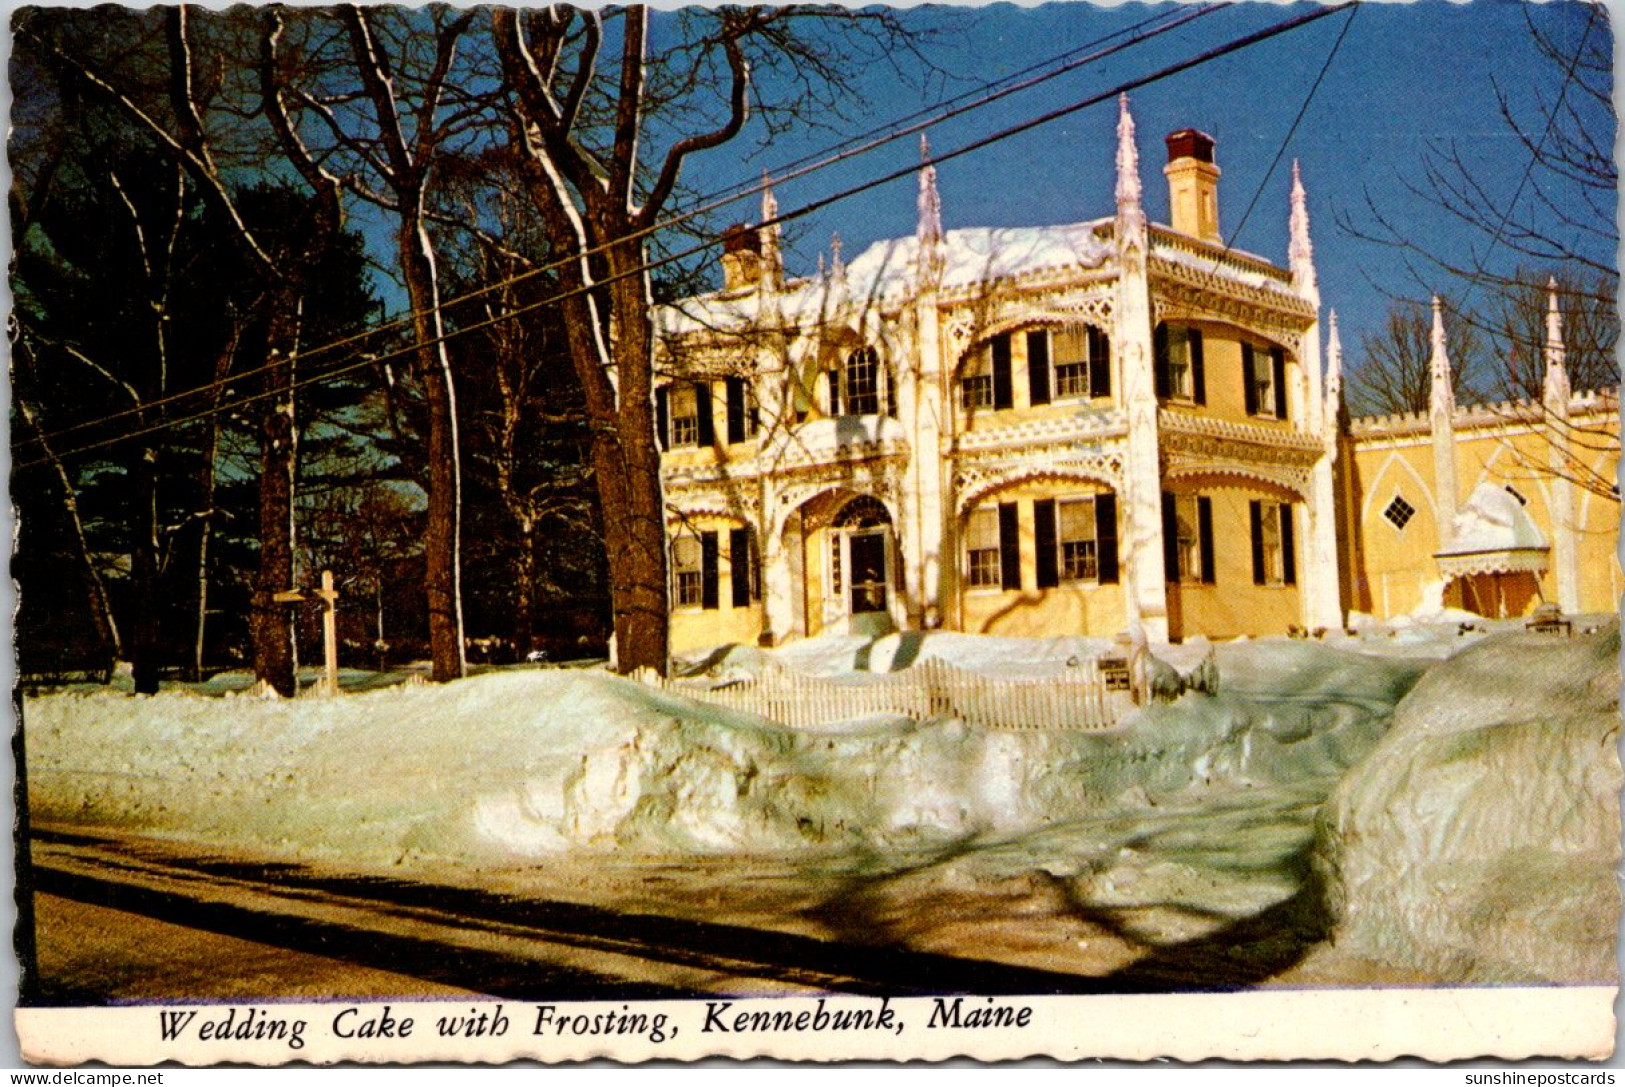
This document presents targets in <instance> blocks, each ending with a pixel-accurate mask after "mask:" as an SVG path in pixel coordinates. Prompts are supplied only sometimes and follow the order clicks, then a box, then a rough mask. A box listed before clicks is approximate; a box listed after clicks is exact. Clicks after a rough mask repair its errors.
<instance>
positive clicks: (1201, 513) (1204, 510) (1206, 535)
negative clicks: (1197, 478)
mask: <svg viewBox="0 0 1625 1087" xmlns="http://www.w3.org/2000/svg"><path fill="white" fill-rule="evenodd" d="M1196 532H1197V537H1198V540H1197V542H1198V543H1199V544H1200V546H1201V548H1202V584H1204V585H1212V584H1213V583H1214V581H1215V580H1217V578H1216V567H1215V565H1214V562H1213V499H1211V498H1209V497H1208V496H1207V495H1205V494H1203V495H1197V497H1196Z"/></svg>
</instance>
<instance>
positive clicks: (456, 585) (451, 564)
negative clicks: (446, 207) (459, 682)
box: [399, 194, 465, 683]
mask: <svg viewBox="0 0 1625 1087" xmlns="http://www.w3.org/2000/svg"><path fill="white" fill-rule="evenodd" d="M420 201H421V194H418V195H415V196H413V197H411V198H410V199H407V198H405V197H404V196H403V199H402V201H401V204H402V214H401V230H400V237H399V242H400V250H401V269H402V272H403V273H404V278H405V280H406V294H407V298H408V300H409V301H410V303H411V306H412V328H413V332H414V334H415V335H416V338H417V355H418V365H419V368H420V369H421V370H422V373H423V384H424V391H425V396H426V399H427V400H428V407H429V523H428V529H427V532H426V535H425V538H424V559H425V571H424V582H425V585H424V588H425V589H426V591H427V595H428V598H429V655H430V661H431V666H432V669H431V674H432V675H433V678H434V680H435V682H436V683H444V682H446V681H447V680H453V679H461V678H462V677H463V675H464V672H465V662H464V658H463V602H462V586H461V572H460V567H461V556H460V554H459V552H460V548H461V538H460V536H461V527H460V523H459V522H460V514H461V497H460V494H459V491H460V488H461V471H460V466H459V464H458V449H457V400H456V388H455V386H454V385H453V383H452V377H451V360H450V358H448V357H447V355H446V348H445V344H444V343H442V342H441V335H442V326H441V321H440V288H439V282H438V278H437V276H436V274H435V263H434V250H433V248H432V247H431V243H430V241H429V235H428V231H427V229H426V228H425V226H424V223H423V219H422V213H421V208H420V207H419V203H420Z"/></svg>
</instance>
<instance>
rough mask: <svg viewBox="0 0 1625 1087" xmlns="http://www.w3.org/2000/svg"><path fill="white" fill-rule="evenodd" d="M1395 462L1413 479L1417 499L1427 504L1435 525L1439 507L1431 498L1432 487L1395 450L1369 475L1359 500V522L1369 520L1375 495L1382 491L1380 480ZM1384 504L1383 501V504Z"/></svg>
mask: <svg viewBox="0 0 1625 1087" xmlns="http://www.w3.org/2000/svg"><path fill="white" fill-rule="evenodd" d="M1396 464H1397V465H1398V466H1399V468H1400V469H1403V470H1404V472H1405V474H1407V475H1409V476H1410V477H1411V479H1413V480H1415V482H1416V490H1417V493H1418V496H1419V498H1418V500H1419V501H1421V502H1424V503H1426V504H1427V511H1428V514H1429V515H1430V516H1432V518H1433V523H1434V524H1435V525H1437V524H1438V523H1439V507H1438V503H1436V502H1435V501H1434V500H1433V488H1432V487H1429V486H1428V485H1427V484H1426V483H1424V482H1423V481H1422V476H1421V474H1420V473H1418V472H1417V470H1416V469H1415V467H1413V466H1412V465H1411V463H1410V462H1409V461H1407V460H1406V459H1405V458H1404V457H1402V456H1400V455H1399V454H1398V453H1397V452H1394V453H1389V454H1388V456H1387V458H1386V459H1385V460H1384V461H1383V462H1382V466H1381V467H1380V468H1378V469H1377V474H1376V475H1374V476H1372V477H1371V486H1370V487H1368V488H1367V489H1366V492H1365V497H1364V498H1363V499H1361V500H1360V523H1361V524H1362V525H1363V524H1366V523H1368V522H1369V520H1370V518H1371V506H1372V504H1373V503H1375V502H1376V501H1377V495H1378V494H1380V493H1381V492H1382V481H1383V480H1384V479H1385V478H1386V477H1387V475H1388V470H1389V469H1390V468H1391V467H1393V466H1394V465H1396ZM1386 504H1387V503H1386V501H1385V502H1384V505H1386Z"/></svg>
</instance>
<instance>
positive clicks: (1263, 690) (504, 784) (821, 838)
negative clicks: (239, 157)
mask: <svg viewBox="0 0 1625 1087" xmlns="http://www.w3.org/2000/svg"><path fill="white" fill-rule="evenodd" d="M944 646H945V648H949V649H953V648H956V645H955V643H954V641H953V640H952V639H949V640H948V641H947V642H945V643H944ZM957 648H958V649H959V650H963V651H965V652H961V654H960V659H965V656H966V655H967V654H969V655H972V656H974V655H976V654H980V655H981V657H982V659H984V660H988V659H992V658H994V657H996V656H998V654H999V653H1000V652H1004V651H1006V650H1008V651H1010V652H1014V651H1015V650H1014V649H1013V648H1011V647H1001V646H1000V645H998V644H990V645H984V646H981V647H980V648H978V649H976V650H975V653H969V647H967V646H957ZM1068 648H1069V647H1066V646H1057V647H1056V648H1055V651H1054V653H1053V654H1051V655H1050V656H1053V657H1055V659H1056V660H1058V661H1059V662H1060V663H1059V664H1058V666H1059V667H1065V658H1063V657H1060V656H1059V654H1060V653H1061V652H1063V651H1067V650H1068ZM1071 648H1075V647H1071ZM1069 655H1070V654H1069ZM1032 656H1033V654H1032V651H1031V647H1030V646H1029V647H1028V660H1029V662H1030V661H1031V659H1032ZM1220 661H1221V664H1220V666H1221V670H1223V671H1225V673H1226V675H1227V677H1233V678H1234V691H1233V692H1232V693H1227V694H1223V695H1221V696H1220V697H1219V698H1213V699H1210V698H1187V699H1186V700H1184V701H1182V702H1180V703H1178V704H1176V705H1171V706H1156V707H1153V708H1151V709H1149V710H1147V711H1146V712H1145V713H1143V714H1141V715H1139V716H1138V717H1137V718H1136V719H1135V720H1134V723H1133V724H1132V725H1130V726H1129V727H1125V728H1123V729H1121V730H1118V731H1116V732H1113V733H1110V734H1085V733H1073V732H1042V733H1032V732H1002V731H986V730H980V729H974V728H969V727H967V726H965V725H964V724H962V723H961V722H958V721H953V720H941V721H934V722H929V723H926V724H924V725H916V724H914V723H912V722H909V721H907V720H904V719H884V718H882V719H871V720H868V721H865V722H853V723H851V726H850V727H848V728H845V729H839V730H830V731H827V732H820V733H816V734H812V733H793V732H790V731H788V730H785V729H781V728H778V727H776V726H773V725H771V724H769V723H766V722H763V721H761V720H759V719H756V718H750V717H743V716H739V715H735V714H732V713H730V712H728V711H725V710H722V709H718V708H716V707H712V706H707V705H702V704H699V703H695V702H691V701H688V700H685V699H680V698H674V697H670V696H667V695H664V694H661V693H659V692H656V691H652V690H650V689H648V688H645V687H643V686H641V685H638V684H635V683H631V682H628V681H625V680H621V679H618V678H616V677H612V676H608V675H603V674H597V673H586V672H556V671H515V672H507V673H500V674H492V675H486V676H480V677H476V678H473V679H469V680H464V681H461V682H459V683H454V684H448V685H445V686H441V687H432V686H426V687H397V688H391V689H387V690H379V691H372V692H367V693H362V694H354V695H346V696H343V697H341V698H336V699H319V698H305V699H298V700H293V701H276V700H271V701H265V700H260V699H254V698H236V697H227V698H218V697H216V698H209V697H204V696H201V695H198V694H195V693H189V692H180V691H177V692H166V693H164V694H160V695H155V696H149V697H132V696H129V695H124V694H118V693H111V692H100V693H94V694H86V693H81V692H73V693H63V694H54V695H47V696H42V697H37V698H31V699H29V700H28V701H27V703H26V707H25V719H26V728H27V744H28V773H29V786H30V803H31V808H32V811H33V815H34V818H35V819H36V820H39V821H56V822H66V823H78V824H89V825H103V826H110V827H119V828H126V829H130V830H136V831H140V832H143V833H150V834H159V835H168V836H173V837H177V838H183V839H186V840H190V841H196V842H201V843H209V844H212V845H215V846H219V847H221V848H229V847H231V846H233V845H237V846H245V847H247V846H251V847H254V848H256V849H259V850H271V851H274V852H279V853H283V854H288V855H292V856H296V857H312V858H314V857H334V856H337V857H343V858H347V859H349V860H352V861H357V862H365V863H369V864H372V863H385V864H398V863H407V862H412V861H415V860H420V859H431V858H432V859H436V860H439V861H451V862H453V863H463V864H474V865H482V864H513V863H519V862H523V861H526V860H529V859H538V858H544V857H547V856H551V855H556V854H559V853H561V852H567V851H597V850H606V849H614V850H618V851H622V852H625V853H637V854H652V855H673V854H676V855H717V854H756V855H779V856H787V855H788V856H796V855H829V854H831V853H844V854H861V855H877V856H878V855H894V854H899V853H904V852H908V853H917V852H918V851H920V850H926V851H934V850H945V849H949V848H959V847H961V846H963V845H964V844H965V843H968V842H973V841H994V840H997V841H1006V840H1009V839H1012V838H1015V837H1019V836H1021V835H1024V834H1028V833H1032V832H1034V831H1038V830H1042V829H1044V828H1048V827H1052V826H1055V825H1057V824H1061V823H1065V822H1067V821H1069V820H1080V819H1090V818H1099V817H1102V816H1103V815H1106V814H1110V815H1111V817H1112V818H1126V819H1129V820H1130V821H1132V816H1133V813H1135V812H1137V811H1141V810H1143V809H1146V808H1148V807H1156V806H1158V805H1164V804H1167V803H1170V802H1171V801H1172V800H1173V799H1175V798H1183V800H1182V801H1181V802H1182V803H1189V804H1196V805H1198V806H1200V805H1201V804H1202V803H1206V801H1205V800H1204V799H1203V798H1204V797H1208V796H1218V795H1220V794H1223V793H1226V792H1234V791H1235V790H1238V789H1242V790H1251V789H1257V788H1263V787H1271V786H1287V787H1291V788H1293V789H1298V788H1303V787H1307V788H1309V789H1310V791H1311V792H1312V793H1313V794H1314V798H1315V799H1316V801H1317V802H1318V798H1319V797H1320V796H1323V795H1324V793H1325V791H1326V790H1327V789H1328V788H1329V787H1330V784H1331V782H1332V781H1333V780H1335V778H1336V777H1337V776H1338V775H1339V774H1340V773H1341V772H1342V771H1343V770H1344V769H1345V768H1346V767H1347V766H1349V765H1350V764H1351V763H1352V762H1353V761H1354V760H1355V759H1357V758H1358V757H1359V756H1360V755H1362V754H1363V753H1364V752H1365V751H1366V750H1368V749H1369V748H1370V747H1371V745H1372V744H1373V743H1374V742H1375V740H1376V738H1377V737H1378V736H1379V735H1380V733H1381V731H1382V729H1383V727H1384V726H1385V724H1386V720H1387V714H1388V712H1389V710H1390V709H1391V707H1392V706H1393V704H1394V703H1395V702H1396V701H1397V700H1398V698H1399V697H1400V695H1401V694H1402V693H1403V692H1404V690H1406V689H1408V688H1409V686H1410V684H1411V683H1412V682H1414V680H1415V677H1416V675H1417V671H1418V669H1417V667H1416V666H1413V665H1410V664H1407V663H1405V662H1394V661H1386V660H1376V659H1372V658H1366V657H1360V656H1357V655H1354V654H1348V653H1342V652H1339V651H1337V650H1334V649H1331V648H1328V647H1325V646H1320V645H1315V644H1309V643H1301V642H1299V643H1289V642H1281V643H1267V644H1266V643H1251V644H1245V645H1238V646H1233V647H1223V648H1222V649H1221V651H1220ZM1227 681H1228V679H1227ZM1294 818H1298V819H1299V822H1301V823H1303V825H1304V826H1305V827H1306V826H1307V818H1308V817H1307V816H1303V817H1301V818H1299V817H1297V816H1295V817H1294ZM1063 852H1064V850H1063Z"/></svg>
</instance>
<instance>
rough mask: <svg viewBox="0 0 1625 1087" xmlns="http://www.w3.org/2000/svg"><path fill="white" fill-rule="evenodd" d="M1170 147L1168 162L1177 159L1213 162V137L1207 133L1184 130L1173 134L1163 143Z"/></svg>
mask: <svg viewBox="0 0 1625 1087" xmlns="http://www.w3.org/2000/svg"><path fill="white" fill-rule="evenodd" d="M1163 142H1165V143H1166V144H1167V145H1168V161H1169V162H1173V161H1174V160H1175V159H1195V160H1196V161H1198V162H1212V161H1213V137H1212V136H1209V135H1208V134H1207V133H1206V132H1198V131H1197V130H1196V129H1194V128H1182V129H1180V130H1179V131H1178V132H1173V133H1170V134H1169V135H1168V137H1167V138H1166V139H1165V140H1164V141H1163Z"/></svg>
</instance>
